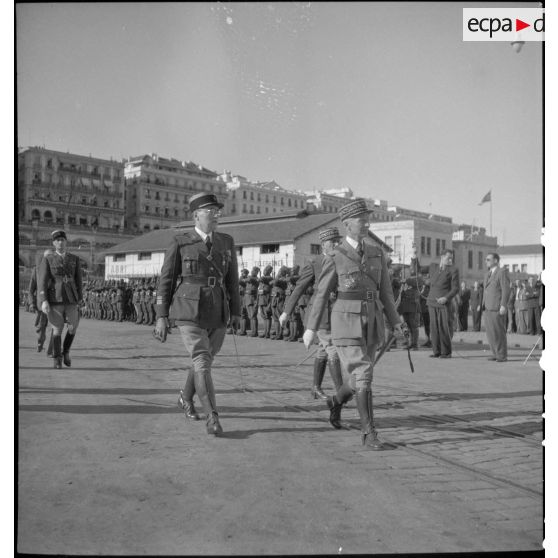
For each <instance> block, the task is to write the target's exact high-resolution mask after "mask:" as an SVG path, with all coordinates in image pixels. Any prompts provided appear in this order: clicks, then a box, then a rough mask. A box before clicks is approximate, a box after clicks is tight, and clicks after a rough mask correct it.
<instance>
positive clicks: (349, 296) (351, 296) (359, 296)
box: [337, 291, 378, 301]
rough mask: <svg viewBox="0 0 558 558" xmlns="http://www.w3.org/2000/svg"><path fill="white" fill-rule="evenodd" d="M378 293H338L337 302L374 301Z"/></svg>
mask: <svg viewBox="0 0 558 558" xmlns="http://www.w3.org/2000/svg"><path fill="white" fill-rule="evenodd" d="M377 297H378V291H337V300H362V301H366V300H374V299H375V298H377Z"/></svg>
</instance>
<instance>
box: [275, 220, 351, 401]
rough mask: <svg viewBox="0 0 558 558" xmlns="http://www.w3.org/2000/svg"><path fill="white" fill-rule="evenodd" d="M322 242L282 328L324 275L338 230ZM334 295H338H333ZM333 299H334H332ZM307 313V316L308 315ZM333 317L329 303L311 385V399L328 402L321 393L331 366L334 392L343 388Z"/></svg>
mask: <svg viewBox="0 0 558 558" xmlns="http://www.w3.org/2000/svg"><path fill="white" fill-rule="evenodd" d="M318 236H319V238H320V242H321V244H322V254H323V255H322V257H321V258H317V259H315V260H312V261H311V262H310V263H308V264H307V265H306V266H304V268H303V269H302V272H301V274H300V277H299V279H298V281H297V283H296V287H295V288H294V290H293V292H292V293H291V296H290V297H289V298H288V299H287V303H286V304H285V308H284V310H283V313H282V314H281V316H280V317H279V322H280V323H281V325H283V324H284V323H285V322H286V321H287V319H288V317H289V314H291V312H293V310H294V308H295V307H296V303H297V302H298V300H299V299H300V298H301V297H302V296H303V294H304V293H305V292H306V290H307V289H308V287H311V286H312V285H314V284H315V283H316V281H317V279H318V278H319V277H320V274H321V272H322V266H323V262H324V259H325V256H326V255H331V253H332V252H333V249H334V248H335V246H337V244H338V243H339V241H340V240H341V235H340V234H339V231H338V229H337V227H331V228H328V229H325V230H323V231H320V232H319V235H318ZM315 294H316V291H315V290H314V293H313V295H312V298H311V299H310V302H309V303H308V309H307V312H308V313H309V312H310V309H311V307H312V303H313V301H314V295H315ZM332 295H335V293H332ZM330 298H331V297H330ZM308 313H307V315H308ZM330 314H331V300H330V301H328V304H327V309H326V310H324V312H323V313H322V318H321V321H320V323H319V325H318V331H317V336H318V341H319V348H318V352H317V353H316V357H315V359H314V379H313V383H312V391H311V394H312V397H314V399H318V398H320V399H327V395H326V394H325V393H324V391H323V390H322V382H323V379H324V375H325V370H326V366H328V364H329V373H330V374H331V379H332V380H333V385H334V386H335V390H336V391H337V390H339V389H340V388H341V385H342V384H343V375H342V373H341V363H340V361H339V355H338V354H337V349H336V347H335V345H334V344H333V341H332V339H331V328H330Z"/></svg>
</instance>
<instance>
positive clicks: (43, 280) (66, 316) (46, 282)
mask: <svg viewBox="0 0 558 558" xmlns="http://www.w3.org/2000/svg"><path fill="white" fill-rule="evenodd" d="M66 242H67V240H66V233H65V232H64V231H62V230H57V231H54V232H53V233H52V244H53V246H54V250H55V252H54V254H48V255H46V256H45V257H44V258H43V260H42V262H41V265H40V267H39V280H38V285H39V296H38V302H39V303H40V304H41V310H42V311H43V312H44V313H45V314H46V315H47V316H48V321H49V322H50V324H51V326H52V330H53V338H52V346H53V355H52V356H53V357H54V368H62V360H64V364H65V365H66V366H71V365H72V361H71V360H70V347H71V346H72V343H73V341H74V337H75V335H76V331H77V327H78V324H79V309H78V304H79V302H80V301H81V298H82V282H81V266H80V263H79V258H78V257H77V256H75V255H74V254H70V253H69V252H66ZM64 321H67V322H68V331H67V332H66V337H64V345H62V330H63V329H64Z"/></svg>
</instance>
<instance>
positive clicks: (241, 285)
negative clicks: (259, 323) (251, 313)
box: [231, 269, 250, 335]
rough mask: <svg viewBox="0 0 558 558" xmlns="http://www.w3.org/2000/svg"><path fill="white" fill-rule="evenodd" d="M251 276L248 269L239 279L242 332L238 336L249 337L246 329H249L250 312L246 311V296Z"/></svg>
mask: <svg viewBox="0 0 558 558" xmlns="http://www.w3.org/2000/svg"><path fill="white" fill-rule="evenodd" d="M249 274H250V272H249V271H248V270H247V269H243V270H242V271H241V272H240V277H239V279H238V294H239V296H240V331H239V332H238V335H247V333H246V329H247V328H248V311H247V310H246V304H245V300H244V295H245V293H246V283H247V281H248V275H249ZM231 330H232V328H231ZM231 332H232V331H231Z"/></svg>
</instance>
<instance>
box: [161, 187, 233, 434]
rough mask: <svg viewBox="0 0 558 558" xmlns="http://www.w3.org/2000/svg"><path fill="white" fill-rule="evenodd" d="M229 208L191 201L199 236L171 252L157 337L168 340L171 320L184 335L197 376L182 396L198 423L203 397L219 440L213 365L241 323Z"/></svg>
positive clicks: (177, 241) (207, 199)
mask: <svg viewBox="0 0 558 558" xmlns="http://www.w3.org/2000/svg"><path fill="white" fill-rule="evenodd" d="M222 207H223V204H222V203H220V202H219V201H218V199H217V197H216V196H215V195H214V194H206V193H200V194H196V195H194V196H192V197H191V198H190V211H191V212H192V214H193V217H194V223H195V227H194V230H193V231H188V232H186V233H183V234H179V235H176V236H175V237H174V238H173V239H172V241H171V245H170V246H169V248H168V249H167V251H166V253H165V259H164V261H163V267H162V270H161V276H160V279H159V287H158V290H157V323H156V325H155V331H154V334H155V336H156V337H157V338H158V339H160V340H161V341H162V342H164V341H166V337H167V331H168V328H169V319H170V320H173V321H174V322H175V323H176V325H178V329H179V330H180V334H181V336H182V341H183V342H184V345H185V347H186V350H187V351H188V353H189V354H190V355H191V357H192V364H193V371H190V373H189V374H188V379H187V381H186V385H185V387H184V390H183V392H181V397H180V399H179V403H181V404H182V403H183V404H184V410H185V413H186V416H187V417H189V418H193V419H196V418H198V416H197V413H196V411H195V408H194V405H193V396H194V391H195V392H196V393H197V394H198V397H199V398H200V401H201V404H202V407H203V410H204V413H205V415H206V425H207V432H208V434H213V435H215V436H219V435H220V434H222V432H223V429H222V427H221V424H220V423H219V418H218V412H217V404H216V400H215V388H214V387H213V380H212V378H211V365H212V363H213V359H214V357H215V355H216V354H217V353H218V352H219V350H220V349H221V346H222V345H223V340H224V338H225V331H226V326H227V323H228V322H229V319H230V320H231V322H232V326H233V328H235V329H236V328H237V327H238V325H239V321H240V296H239V292H238V266H237V261H236V251H235V247H234V241H233V239H232V237H231V236H229V235H227V234H224V233H218V232H217V231H216V229H217V226H218V220H219V215H220V214H221V211H220V210H221V208H222Z"/></svg>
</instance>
